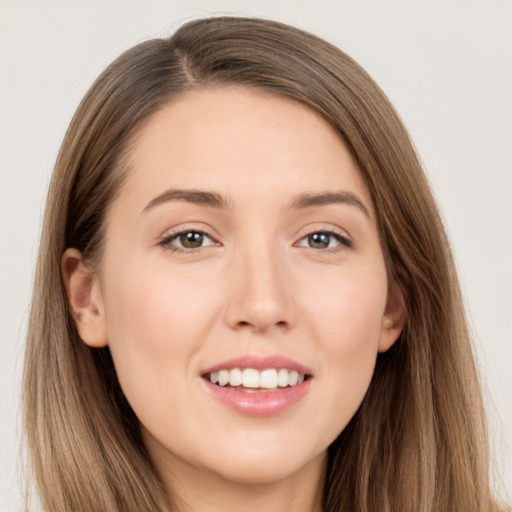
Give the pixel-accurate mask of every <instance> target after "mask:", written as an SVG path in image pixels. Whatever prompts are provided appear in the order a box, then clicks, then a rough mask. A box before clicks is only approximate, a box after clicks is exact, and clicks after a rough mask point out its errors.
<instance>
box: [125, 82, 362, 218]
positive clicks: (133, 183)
mask: <svg viewBox="0 0 512 512" xmlns="http://www.w3.org/2000/svg"><path fill="white" fill-rule="evenodd" d="M129 161H130V166H129V167H130V169H129V172H128V180H127V187H126V189H127V191H128V192H130V191H131V193H132V195H137V196H138V197H140V198H142V197H143V196H144V197H145V198H146V199H150V198H151V196H154V195H156V194H158V193H161V192H162V190H163V189H165V188H198V189H199V188H200V189H209V190H219V191H221V192H223V191H226V193H228V194H229V193H230V192H233V193H234V194H235V195H236V194H238V193H244V194H245V195H254V194H261V195H262V196H266V197H271V198H273V199H276V200H277V199H278V198H279V197H281V196H283V200H284V199H285V197H284V196H287V195H290V194H292V193H300V192H304V191H305V190H307V191H308V192H315V191H325V190H330V189H344V190H346V189H348V190H349V191H351V192H355V193H357V194H358V195H359V196H361V197H362V199H363V200H364V201H365V202H366V203H367V204H368V206H369V209H370V210H371V209H372V206H371V205H372V201H371V198H370V195H369V192H368V190H367V187H366V185H365V183H364V180H363V179H362V177H361V173H360V172H359V170H358V168H357V166H356V164H355V162H354V160H353V158H352V156H351V154H350V152H349V151H348V149H347V147H346V146H345V144H344V143H343V142H342V140H341V138H340V137H339V135H338V134H337V133H336V131H335V130H334V129H333V128H332V127H331V126H330V125H329V123H327V121H325V120H324V119H323V118H321V117H320V115H318V114H317V113H316V112H314V111H313V110H311V109H309V108H308V107H306V106H304V105H302V104H301V103H299V102H296V101H294V100H290V99H287V98H283V97H278V96H274V95H270V94H268V93H263V92H260V91H258V90H253V89H249V88H245V87H234V86H232V87H219V88H208V89H200V90H194V91H190V92H187V93H185V94H184V95H182V96H180V97H179V98H178V99H177V100H175V101H174V102H172V103H171V104H168V105H166V106H165V107H163V108H162V109H161V110H160V111H158V112H157V113H156V114H155V115H153V117H152V118H150V119H149V121H148V122H147V123H146V124H145V125H144V126H143V127H142V128H141V129H140V130H139V132H138V133H137V135H136V137H135V140H134V144H133V146H132V150H131V153H130V158H129ZM132 200H133V201H136V200H137V198H135V197H132Z"/></svg>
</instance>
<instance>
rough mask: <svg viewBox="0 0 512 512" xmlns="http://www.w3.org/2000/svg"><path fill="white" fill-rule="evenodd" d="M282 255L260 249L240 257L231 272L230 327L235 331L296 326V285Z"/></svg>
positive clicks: (283, 328) (228, 317)
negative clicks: (294, 290) (294, 288)
mask: <svg viewBox="0 0 512 512" xmlns="http://www.w3.org/2000/svg"><path fill="white" fill-rule="evenodd" d="M277 252H278V251H275V250H272V249H271V248H261V247H260V248H259V250H257V251H250V250H247V251H244V252H243V254H238V255H237V257H236V261H233V262H232V266H231V269H230V276H229V279H230V283H229V287H230V294H229V297H230V299H229V301H228V304H227V306H226V310H225V315H226V318H225V320H226V323H227V324H228V326H229V327H231V328H232V329H237V330H248V331H251V332H254V333H265V332H267V331H269V330H272V329H277V330H278V331H286V330H288V329H290V328H291V327H292V326H293V324H294V323H295V305H294V301H293V283H292V280H291V279H290V278H289V272H288V271H287V269H286V262H284V261H283V257H282V255H281V257H280V255H278V254H276V253H277Z"/></svg>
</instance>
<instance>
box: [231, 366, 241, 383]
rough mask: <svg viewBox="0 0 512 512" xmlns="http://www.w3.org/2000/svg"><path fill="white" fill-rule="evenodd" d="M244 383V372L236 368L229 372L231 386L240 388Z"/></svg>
mask: <svg viewBox="0 0 512 512" xmlns="http://www.w3.org/2000/svg"><path fill="white" fill-rule="evenodd" d="M242 382H243V377H242V372H241V370H239V369H238V368H235V369H233V370H231V371H230V372H229V385H230V386H240V385H241V384H242Z"/></svg>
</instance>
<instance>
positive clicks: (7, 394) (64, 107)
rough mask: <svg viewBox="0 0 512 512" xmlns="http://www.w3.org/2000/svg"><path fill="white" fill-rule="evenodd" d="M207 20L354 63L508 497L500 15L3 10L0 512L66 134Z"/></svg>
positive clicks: (70, 2) (235, 6)
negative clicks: (133, 66) (410, 196)
mask: <svg viewBox="0 0 512 512" xmlns="http://www.w3.org/2000/svg"><path fill="white" fill-rule="evenodd" d="M219 13H222V14H242V15H256V16H263V17H268V18H272V19H276V20H280V21H284V22H287V23H290V24H293V25H296V26H298V27H301V28H304V29H306V30H309V31H311V32H313V33H315V34H317V35H319V36H321V37H324V38H325V39H327V40H329V41H330V42H332V43H334V44H336V45H337V46H339V47H341V48H342V49H343V50H345V51H346V52H347V53H349V54H350V55H351V56H352V57H354V58H355V59H356V60H358V61H359V62H360V63H361V64H362V65H363V66H364V67H365V68H366V69H367V70H368V71H369V72H370V74H371V75H372V76H373V77H374V78H375V79H376V81H377V82H378V83H379V84H380V85H381V86H382V88H383V89H384V91H385V92H386V93H387V94H388V96H389V97H390V99H391V101H392V102H393V103H394V105H395V106H396V108H397V110H398V112H399V113H400V114H401V116H402V118H403V120H404V122H405V124H406V125H407V127H408V128H409V130H410V132H411V135H412V138H413V140H414V141H415V144H416V147H417V149H418V152H419V154H420V156H421V158H422V160H423V161H424V163H425V167H426V169H427V172H428V175H429V178H430V181H431V184H432V187H433V189H434V192H435V195H436V197H437V199H438V201H439V203H440V206H441V210H442V212H443V215H444V217H445V220H446V224H447V227H448V231H449V233H450V235H451V239H452V243H453V248H454V251H455V255H456V258H457V263H458V267H459V271H460V277H461V280H462V284H463V292H464V296H465V299H466V303H467V307H468V311H469V313H470V317H471V320H472V328H473V331H474V333H475V338H476V348H477V352H478V357H479V363H480V366H481V369H482V376H483V380H484V386H485V392H486V397H487V398H486V401H487V405H488V411H489V417H490V425H491V434H492V438H493V446H494V451H495V462H496V466H497V469H498V474H500V475H501V479H502V480H503V482H504V486H503V488H502V490H501V492H502V493H503V494H504V493H505V492H507V491H508V495H509V497H510V496H512V448H511V445H512V371H511V368H512V320H511V319H512V30H511V27H512V24H511V22H512V2H510V1H499V0H481V1H474V0H459V1H455V0H445V1H432V0H431V1H427V0H424V1H414V0H412V1H411V0H407V1H364V0H357V1H346V0H345V1H344V0H338V1H299V0H294V1H284V0H273V1H266V0H253V1H249V0H247V1H243V0H239V1H221V0H218V1H214V0H210V1H207V0H204V1H195V2H193V1H184V0H183V1H175V0H172V1H170V0H166V1H156V0H145V1H142V0H139V1H129V0H123V1H117V2H116V1H112V0H110V1H97V0H87V1H77V0H62V1H57V0H54V1H44V0H43V1H27V0H10V1H9V0H0V172H1V182H0V255H1V261H0V293H1V295H0V301H1V302H0V315H1V317H0V326H1V330H0V336H1V337H0V347H1V351H0V354H1V357H0V391H1V392H0V410H1V416H0V418H1V420H0V440H1V441H0V510H5V511H12V510H17V509H18V504H19V503H20V500H21V491H20V486H19V483H18V467H17V459H18V447H19V443H20V433H19V430H20V429H19V419H18V416H19V407H20V393H19V386H20V376H21V369H22V360H23V344H24V336H25V331H26V319H27V312H28V303H29V297H30V289H31V283H32V279H33V272H34V264H35V259H36V253H37V246H38V237H39V231H40V225H41V216H42V211H43V205H44V201H45V195H46V191H47V186H48V181H49V177H50V173H51V170H52V166H53V163H54V161H55V157H56V155H57V151H58V148H59V145H60V142H61V140H62V137H63V135H64V132H65V130H66V127H67V125H68V123H69V121H70V119H71V116H72V114H73V112H74V110H75V108H76V106H77V104H78V102H79V100H80V98H81V97H82V96H83V94H84V93H85V91H86V90H87V88H88V87H89V85H90V84H91V83H92V81H93V80H94V79H95V77H96V76H97V75H98V74H99V73H100V72H101V70H102V69H103V68H104V67H105V66H106V65H107V64H108V63H109V62H110V61H111V60H113V59H114V58H115V57H116V56H117V55H118V54H119V53H120V52H121V51H123V50H125V49H127V48H129V47H130V46H132V45H133V44H135V43H137V42H140V41H142V40H144V39H147V38H150V37H159V36H165V35H168V34H170V33H171V32H172V31H174V29H176V27H178V26H179V25H180V24H181V23H183V22H184V21H187V20H189V19H191V18H194V17H197V16H202V15H210V14H219ZM509 501H510V498H509Z"/></svg>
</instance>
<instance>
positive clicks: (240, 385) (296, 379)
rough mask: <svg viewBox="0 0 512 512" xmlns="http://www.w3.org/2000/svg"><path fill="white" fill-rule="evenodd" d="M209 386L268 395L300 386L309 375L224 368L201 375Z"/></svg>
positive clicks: (283, 371) (286, 371) (271, 370)
mask: <svg viewBox="0 0 512 512" xmlns="http://www.w3.org/2000/svg"><path fill="white" fill-rule="evenodd" d="M203 378H204V379H206V380H207V381H208V382H210V383H211V384H214V385H216V386H219V387H222V388H228V389H232V390H235V391H240V392H243V393H269V392H275V391H280V390H283V389H286V388H293V387H296V386H300V385H301V384H302V383H303V382H304V381H305V380H308V379H309V378H311V376H310V375H308V374H304V373H300V372H299V371H297V370H293V369H290V368H265V369H263V370H257V369H256V368H225V369H220V370H218V371H213V372H210V373H206V374H204V375H203Z"/></svg>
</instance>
